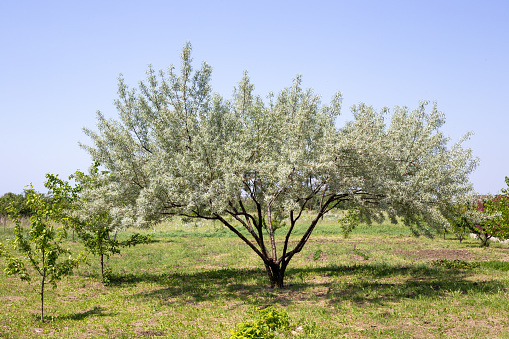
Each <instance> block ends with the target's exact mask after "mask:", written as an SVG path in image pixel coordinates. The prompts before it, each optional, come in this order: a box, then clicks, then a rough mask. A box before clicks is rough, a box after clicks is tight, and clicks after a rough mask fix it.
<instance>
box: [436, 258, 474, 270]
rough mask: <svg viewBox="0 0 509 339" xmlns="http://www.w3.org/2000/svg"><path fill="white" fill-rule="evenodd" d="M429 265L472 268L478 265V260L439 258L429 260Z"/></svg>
mask: <svg viewBox="0 0 509 339" xmlns="http://www.w3.org/2000/svg"><path fill="white" fill-rule="evenodd" d="M431 266H435V267H444V268H459V269H467V270H468V269H473V268H476V267H479V266H480V264H479V263H478V262H471V261H466V260H459V259H454V260H450V259H440V260H433V261H432V262H431Z"/></svg>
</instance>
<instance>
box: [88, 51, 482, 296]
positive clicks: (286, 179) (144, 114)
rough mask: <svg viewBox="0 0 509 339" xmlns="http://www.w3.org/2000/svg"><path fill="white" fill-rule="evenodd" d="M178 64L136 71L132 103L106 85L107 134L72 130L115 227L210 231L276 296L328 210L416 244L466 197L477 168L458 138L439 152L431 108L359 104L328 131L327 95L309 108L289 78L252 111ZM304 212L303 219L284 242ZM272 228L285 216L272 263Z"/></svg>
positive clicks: (333, 113)
mask: <svg viewBox="0 0 509 339" xmlns="http://www.w3.org/2000/svg"><path fill="white" fill-rule="evenodd" d="M181 57H182V65H181V68H180V73H179V74H178V73H177V72H176V70H175V67H174V66H170V68H169V69H168V71H167V72H164V71H160V72H159V73H156V72H155V71H154V70H153V69H152V68H149V70H148V72H147V80H146V81H142V82H140V84H139V89H138V91H137V90H135V89H130V88H128V86H127V85H126V83H125V81H124V79H123V78H122V77H120V79H119V87H118V93H119V99H118V100H117V101H116V107H117V110H118V112H119V118H118V120H114V119H106V118H105V117H104V115H102V114H101V113H100V112H99V113H98V116H97V118H98V131H93V130H91V129H85V133H86V134H87V135H88V136H90V137H91V139H92V141H93V145H92V146H84V147H85V148H86V149H87V150H88V152H89V153H90V154H91V155H92V157H93V159H94V160H96V161H99V162H100V163H101V164H102V165H103V166H105V167H106V169H107V170H108V171H110V175H109V177H108V181H107V182H106V183H105V184H104V185H103V186H102V187H101V192H103V193H104V195H106V196H107V197H108V199H109V201H111V203H112V207H111V209H110V216H111V217H112V218H113V219H114V220H117V221H118V222H119V223H123V224H125V225H132V224H136V225H138V226H140V227H144V226H145V227H146V226H149V225H151V224H153V223H157V222H159V221H160V220H161V218H163V217H165V216H183V217H186V218H202V219H207V220H217V221H219V222H221V223H223V224H224V226H225V227H227V228H228V229H229V230H231V231H232V232H234V233H235V234H236V235H237V236H238V237H239V238H240V239H241V241H243V242H244V243H245V244H246V246H249V247H250V248H251V249H252V250H253V251H254V252H255V253H256V255H258V256H259V257H260V259H261V260H262V261H263V263H264V265H265V268H266V271H267V274H268V276H269V280H270V283H271V285H272V286H278V287H282V286H283V284H284V274H285V271H286V268H287V266H288V264H289V263H290V261H291V259H292V258H293V257H294V256H295V255H296V254H297V253H299V252H300V251H302V249H303V248H304V246H305V244H306V242H307V241H308V239H309V238H310V236H311V234H312V232H313V230H314V229H315V228H316V227H317V225H318V223H319V221H320V220H321V218H322V217H323V216H324V215H325V214H327V213H328V212H329V211H331V210H332V209H333V208H336V207H338V206H339V205H340V204H342V203H344V202H346V201H349V202H350V204H351V205H352V206H357V207H358V208H359V209H361V210H362V215H363V216H365V217H366V218H368V219H369V218H370V219H373V220H375V221H381V220H382V219H383V218H384V213H382V212H383V211H385V212H386V213H387V215H388V216H389V218H390V219H391V220H393V221H396V217H405V220H406V222H407V223H408V224H409V225H410V226H412V227H417V228H419V227H420V228H422V229H424V230H425V231H427V232H429V230H428V229H427V228H426V227H428V228H429V227H440V226H441V225H443V224H448V221H447V220H446V218H445V216H444V214H446V211H447V209H446V208H445V206H446V205H448V204H449V202H450V201H453V200H458V199H460V197H463V196H464V195H465V194H467V193H470V192H471V189H472V187H471V184H470V183H469V178H468V176H469V174H470V173H471V171H472V170H473V169H474V168H475V166H476V162H477V161H476V159H474V158H473V157H472V155H471V151H470V150H469V149H465V148H463V147H462V145H461V141H463V140H465V139H467V138H468V136H469V135H466V136H465V138H463V139H462V140H460V142H458V143H456V144H454V145H453V146H452V147H448V143H449V139H448V138H447V137H446V136H445V135H444V134H443V133H442V132H441V127H442V126H443V124H444V122H445V119H444V115H443V113H441V112H439V111H438V109H437V107H436V104H433V105H431V109H430V107H429V104H428V102H421V103H420V104H419V106H418V107H417V108H416V109H415V110H413V111H409V110H408V108H406V107H396V108H395V109H394V111H393V112H392V116H390V115H389V109H387V108H384V109H382V110H381V111H376V110H374V109H373V108H372V107H370V106H367V105H365V104H359V105H357V106H354V107H352V111H353V116H354V120H353V121H350V122H347V123H346V124H345V126H343V127H341V128H337V127H336V118H337V117H338V116H339V113H340V107H341V95H340V94H339V93H338V94H336V95H335V96H334V97H333V98H332V100H331V102H330V104H329V105H323V104H321V101H320V97H319V96H318V95H315V94H314V93H313V91H312V90H310V89H304V88H303V87H302V81H301V77H300V76H298V77H297V78H296V79H295V80H294V82H293V84H292V85H291V86H290V87H288V88H286V89H283V90H282V91H281V92H280V93H279V94H278V95H274V94H272V93H270V94H269V95H268V97H267V99H266V100H263V99H262V98H261V97H259V96H255V95H254V86H253V85H252V84H251V82H250V80H249V78H248V76H247V75H246V74H245V75H244V77H243V78H242V80H241V82H240V83H239V85H238V87H236V88H235V90H234V92H233V96H232V98H231V99H229V100H226V99H223V98H222V97H221V96H219V95H218V94H213V93H212V89H211V86H210V77H211V72H212V68H211V67H210V66H209V65H207V64H206V63H203V64H202V66H201V68H200V69H199V70H197V71H194V70H193V67H192V59H191V45H190V44H189V43H188V44H186V45H185V46H184V48H183V50H182V55H181ZM246 200H249V201H250V206H252V208H246V203H245V202H246ZM310 203H313V204H315V205H316V209H315V214H314V217H313V218H312V220H311V221H310V222H309V223H308V224H307V229H306V231H305V232H304V234H302V235H295V234H294V231H295V229H296V224H297V222H298V221H300V219H301V217H302V215H303V212H304V210H305V209H307V207H308V205H309V204H310ZM276 214H279V215H284V216H288V220H287V226H285V227H286V232H285V235H284V236H283V237H282V239H281V241H282V246H281V247H280V248H279V249H278V248H277V247H278V246H277V244H278V241H276V235H275V233H274V229H275V223H274V216H275V215H276ZM422 221H425V223H423V222H422ZM264 225H266V227H264ZM292 244H295V245H292Z"/></svg>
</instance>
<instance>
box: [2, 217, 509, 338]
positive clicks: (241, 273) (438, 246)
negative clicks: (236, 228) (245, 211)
mask: <svg viewBox="0 0 509 339" xmlns="http://www.w3.org/2000/svg"><path fill="white" fill-rule="evenodd" d="M334 223H335V217H333V216H332V217H330V218H328V219H327V218H326V219H325V220H324V221H323V223H322V225H320V226H319V227H318V228H317V230H316V232H315V233H314V234H313V235H312V237H311V239H310V240H309V242H308V244H307V245H306V247H305V248H304V250H303V251H302V252H301V253H300V254H299V255H297V256H296V257H295V258H294V259H293V261H292V262H291V263H290V266H289V269H288V271H287V276H286V287H285V288H284V289H281V290H278V289H271V288H269V287H268V278H267V277H266V273H265V271H264V269H263V266H262V264H261V261H260V260H259V259H258V258H257V257H256V255H255V254H254V253H253V252H252V251H251V250H250V249H249V248H247V246H245V245H243V244H242V243H241V241H240V240H239V239H237V238H236V237H235V236H234V235H232V234H230V233H229V232H228V231H226V230H224V229H222V228H221V227H220V226H219V225H214V224H203V223H201V224H193V225H183V224H181V223H180V222H175V221H174V222H171V223H170V222H168V223H164V224H161V225H158V226H157V227H156V228H155V229H152V230H150V231H148V230H147V231H143V233H151V234H152V235H153V242H152V243H150V244H148V245H140V246H138V247H135V248H128V249H124V250H123V251H122V253H121V254H120V255H116V256H113V257H111V258H110V259H109V261H108V267H109V268H110V269H111V270H112V272H113V273H112V282H111V284H110V285H109V286H104V285H103V284H102V283H101V280H100V278H99V276H98V271H99V264H98V259H97V258H95V257H92V256H90V257H89V261H90V263H89V264H88V265H87V264H84V265H82V266H81V267H80V268H79V269H78V270H77V271H76V272H75V274H74V275H72V276H69V277H66V278H64V279H63V280H62V281H61V282H60V283H59V285H58V287H57V289H55V290H52V289H51V288H48V290H47V293H46V311H45V314H46V317H47V321H46V322H45V323H41V322H40V321H39V320H38V319H39V295H38V294H37V293H36V292H34V291H33V290H32V289H30V288H29V287H28V285H27V284H26V283H24V282H21V281H20V280H19V279H18V278H17V277H5V276H1V277H0V282H1V283H0V337H2V338H40V337H48V338H59V337H61V338H143V337H166V338H227V337H228V336H229V334H230V330H231V329H233V328H235V325H236V324H237V323H239V322H245V321H249V320H251V319H252V318H253V317H254V316H255V314H256V309H258V308H260V307H266V306H269V305H274V306H276V308H277V309H278V310H284V311H286V312H287V313H288V314H289V315H290V318H291V325H290V329H288V330H287V331H286V332H283V333H278V335H277V336H276V338H509V293H508V288H509V247H508V246H507V245H499V244H492V245H491V246H490V247H489V248H487V249H483V248H480V247H479V243H478V242H477V241H475V240H473V239H467V240H464V241H463V243H461V244H460V243H459V241H457V240H455V239H454V238H453V237H452V235H448V236H447V237H446V239H445V240H444V239H443V238H442V236H438V237H436V238H435V239H428V238H425V237H414V236H412V235H411V233H410V232H409V231H408V230H407V229H406V228H405V227H404V226H402V225H389V224H382V225H376V224H375V225H372V226H367V225H361V226H359V227H358V228H357V229H355V230H354V232H353V233H352V234H351V235H350V237H349V238H347V239H344V238H343V236H342V235H341V233H340V231H339V230H338V229H337V227H336V226H335V225H334ZM297 231H299V230H297ZM129 232H133V230H127V231H125V232H123V233H121V234H119V236H120V237H125V236H127V235H128V234H129ZM300 232H301V233H302V230H300ZM9 237H12V228H11V227H6V228H5V230H4V228H3V227H0V241H4V240H5V239H6V238H9ZM280 237H281V239H282V236H281V235H280ZM296 239H297V238H295V239H294V240H296ZM68 246H69V247H70V248H72V249H73V250H75V251H79V250H80V249H81V247H80V245H79V243H73V242H71V241H70V240H69V243H68ZM440 260H442V261H440ZM455 260H456V261H455ZM4 267H5V263H4V262H3V261H0V268H1V269H3V268H4Z"/></svg>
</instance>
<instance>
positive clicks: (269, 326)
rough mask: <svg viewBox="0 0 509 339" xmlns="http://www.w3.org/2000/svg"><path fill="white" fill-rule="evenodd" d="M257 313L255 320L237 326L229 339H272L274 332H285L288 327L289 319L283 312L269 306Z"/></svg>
mask: <svg viewBox="0 0 509 339" xmlns="http://www.w3.org/2000/svg"><path fill="white" fill-rule="evenodd" d="M258 312H259V314H258V318H257V319H255V320H253V321H250V322H245V323H240V324H237V328H236V329H235V330H232V331H231V335H230V338H229V339H247V338H249V339H272V338H274V335H275V332H276V331H278V330H286V329H287V328H288V327H289V326H290V317H289V316H288V313H286V312H285V311H278V310H276V309H275V308H274V307H273V306H270V307H267V308H265V309H263V310H259V311H258Z"/></svg>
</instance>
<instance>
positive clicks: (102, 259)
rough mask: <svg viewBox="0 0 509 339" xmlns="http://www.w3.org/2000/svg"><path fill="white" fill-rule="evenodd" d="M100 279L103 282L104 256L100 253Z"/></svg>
mask: <svg viewBox="0 0 509 339" xmlns="http://www.w3.org/2000/svg"><path fill="white" fill-rule="evenodd" d="M100 257H101V279H103V280H104V254H102V253H101V255H100Z"/></svg>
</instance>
